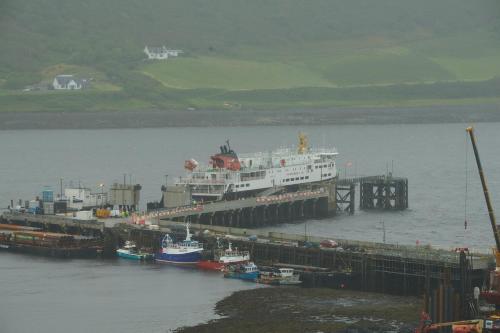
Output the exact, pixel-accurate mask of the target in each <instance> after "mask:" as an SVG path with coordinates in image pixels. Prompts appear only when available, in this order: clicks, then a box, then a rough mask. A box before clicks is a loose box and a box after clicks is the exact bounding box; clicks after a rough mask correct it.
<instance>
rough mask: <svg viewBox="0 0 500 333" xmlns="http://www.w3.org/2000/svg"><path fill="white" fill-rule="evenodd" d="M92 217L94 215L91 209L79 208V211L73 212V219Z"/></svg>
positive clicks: (89, 218) (91, 218)
mask: <svg viewBox="0 0 500 333" xmlns="http://www.w3.org/2000/svg"><path fill="white" fill-rule="evenodd" d="M93 219H94V216H93V215H92V211H91V210H80V211H78V212H76V213H75V220H84V221H88V220H93Z"/></svg>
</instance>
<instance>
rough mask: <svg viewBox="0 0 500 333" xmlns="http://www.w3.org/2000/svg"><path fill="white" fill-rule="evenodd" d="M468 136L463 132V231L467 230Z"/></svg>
mask: <svg viewBox="0 0 500 333" xmlns="http://www.w3.org/2000/svg"><path fill="white" fill-rule="evenodd" d="M468 143H469V142H468V136H467V132H465V198H464V229H465V230H467V202H468V187H469V145H468Z"/></svg>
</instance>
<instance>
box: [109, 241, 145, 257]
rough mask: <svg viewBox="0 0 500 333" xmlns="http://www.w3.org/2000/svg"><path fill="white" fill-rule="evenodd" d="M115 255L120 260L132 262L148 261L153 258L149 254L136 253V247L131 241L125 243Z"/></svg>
mask: <svg viewBox="0 0 500 333" xmlns="http://www.w3.org/2000/svg"><path fill="white" fill-rule="evenodd" d="M116 254H117V255H118V256H119V257H120V258H125V259H134V260H148V259H152V258H153V255H152V254H151V253H146V252H141V251H138V250H137V246H136V245H135V243H134V242H132V241H126V242H125V245H124V246H123V247H122V248H120V249H118V250H116Z"/></svg>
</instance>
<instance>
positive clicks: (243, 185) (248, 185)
mask: <svg viewBox="0 0 500 333" xmlns="http://www.w3.org/2000/svg"><path fill="white" fill-rule="evenodd" d="M245 186H246V187H250V184H249V183H247V184H241V185H238V184H236V185H235V187H236V188H238V187H245Z"/></svg>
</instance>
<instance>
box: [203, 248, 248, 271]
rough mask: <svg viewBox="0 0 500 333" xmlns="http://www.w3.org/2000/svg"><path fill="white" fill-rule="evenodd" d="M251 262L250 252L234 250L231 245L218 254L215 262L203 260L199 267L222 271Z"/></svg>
mask: <svg viewBox="0 0 500 333" xmlns="http://www.w3.org/2000/svg"><path fill="white" fill-rule="evenodd" d="M249 260H250V252H248V251H238V249H235V250H233V248H232V246H231V243H229V246H228V248H227V249H226V250H221V251H219V253H216V254H215V256H214V260H202V261H200V262H198V264H197V266H198V268H201V269H207V270H214V271H222V270H224V268H225V267H226V266H228V265H234V264H242V263H247V262H248V261H249Z"/></svg>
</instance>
